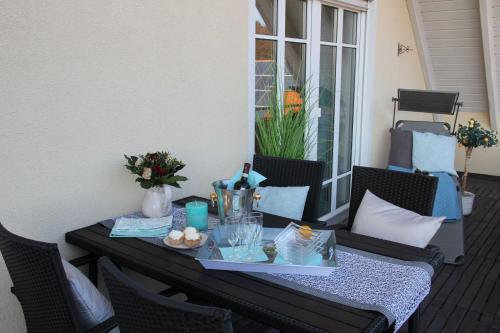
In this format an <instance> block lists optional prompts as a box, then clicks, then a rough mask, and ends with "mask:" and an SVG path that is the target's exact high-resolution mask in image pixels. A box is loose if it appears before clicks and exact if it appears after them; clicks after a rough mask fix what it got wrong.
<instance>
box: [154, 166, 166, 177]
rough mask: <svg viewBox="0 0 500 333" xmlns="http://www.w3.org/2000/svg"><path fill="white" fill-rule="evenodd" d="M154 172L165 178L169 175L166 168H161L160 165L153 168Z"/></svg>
mask: <svg viewBox="0 0 500 333" xmlns="http://www.w3.org/2000/svg"><path fill="white" fill-rule="evenodd" d="M153 172H154V173H155V174H157V175H159V176H164V175H166V174H167V169H165V168H162V167H161V166H159V165H155V166H153Z"/></svg>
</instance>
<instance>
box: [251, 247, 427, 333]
mask: <svg viewBox="0 0 500 333" xmlns="http://www.w3.org/2000/svg"><path fill="white" fill-rule="evenodd" d="M338 248H339V249H338V251H337V258H338V262H339V267H338V268H336V269H335V271H334V272H333V273H332V274H330V275H329V276H326V277H325V276H308V275H290V274H261V273H259V274H255V275H256V276H259V277H261V278H263V279H265V280H269V281H272V282H274V283H279V284H282V285H286V286H288V287H290V288H294V289H297V290H301V291H305V292H307V293H310V294H314V295H315V296H318V297H322V298H326V299H329V300H332V301H334V302H338V303H341V304H344V305H348V306H352V307H355V308H359V309H365V310H373V311H378V312H381V313H383V314H384V315H385V316H386V317H387V320H388V322H389V326H390V325H392V323H394V322H395V332H396V331H397V330H399V329H400V328H401V326H402V325H403V324H404V323H405V322H406V320H408V318H409V317H410V316H411V315H412V314H413V312H415V310H416V309H417V308H418V305H419V304H420V303H421V302H422V301H423V300H424V298H425V297H426V296H427V294H428V293H429V292H430V289H431V276H432V274H433V271H432V268H431V267H430V266H428V265H426V264H424V263H421V264H422V265H421V267H419V265H414V264H415V263H409V262H404V261H399V260H395V259H390V258H387V257H381V258H376V257H374V256H373V254H370V255H369V256H366V255H363V254H364V252H363V251H357V250H355V249H350V248H345V247H342V246H338ZM382 258H383V260H381V259H382ZM387 259H390V260H387ZM426 266H428V267H426Z"/></svg>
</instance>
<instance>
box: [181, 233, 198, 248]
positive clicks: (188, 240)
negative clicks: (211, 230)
mask: <svg viewBox="0 0 500 333" xmlns="http://www.w3.org/2000/svg"><path fill="white" fill-rule="evenodd" d="M187 229H188V228H186V230H187ZM192 229H194V228H192ZM186 230H184V244H186V245H187V246H189V247H197V246H199V245H200V244H201V234H200V233H199V232H198V231H196V229H194V231H191V230H188V231H187V232H186Z"/></svg>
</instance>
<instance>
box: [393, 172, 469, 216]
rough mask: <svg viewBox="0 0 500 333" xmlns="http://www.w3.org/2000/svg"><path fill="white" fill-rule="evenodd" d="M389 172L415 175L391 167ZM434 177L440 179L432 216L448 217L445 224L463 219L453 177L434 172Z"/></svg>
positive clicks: (444, 173)
mask: <svg viewBox="0 0 500 333" xmlns="http://www.w3.org/2000/svg"><path fill="white" fill-rule="evenodd" d="M388 169H389V170H393V171H401V172H408V173H413V172H414V171H415V170H412V169H408V168H402V167H398V166H394V165H389V167H388ZM432 176H434V177H437V178H438V186H437V191H436V199H434V209H433V211H432V216H446V220H445V222H455V221H456V220H460V219H461V218H462V211H461V210H460V203H459V201H458V200H459V199H460V198H459V197H458V191H457V187H456V184H455V181H454V180H453V178H452V177H453V176H452V175H450V174H448V173H446V172H433V173H432Z"/></svg>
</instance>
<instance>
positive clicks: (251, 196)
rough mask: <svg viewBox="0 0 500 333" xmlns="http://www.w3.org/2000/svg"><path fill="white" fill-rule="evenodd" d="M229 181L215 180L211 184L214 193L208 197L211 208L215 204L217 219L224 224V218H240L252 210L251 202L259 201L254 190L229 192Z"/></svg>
mask: <svg viewBox="0 0 500 333" xmlns="http://www.w3.org/2000/svg"><path fill="white" fill-rule="evenodd" d="M229 181H230V180H229V179H222V180H217V181H215V182H213V183H212V185H213V187H214V191H215V192H214V193H212V194H211V195H210V199H211V200H212V207H215V204H217V210H218V212H219V218H220V221H221V222H222V223H224V221H225V219H226V217H231V216H241V215H244V214H247V213H249V212H251V211H252V209H253V201H254V200H256V201H257V202H258V201H259V200H260V196H259V194H258V193H256V192H255V189H254V188H251V189H245V190H229V189H228V188H227V184H228V183H229Z"/></svg>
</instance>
